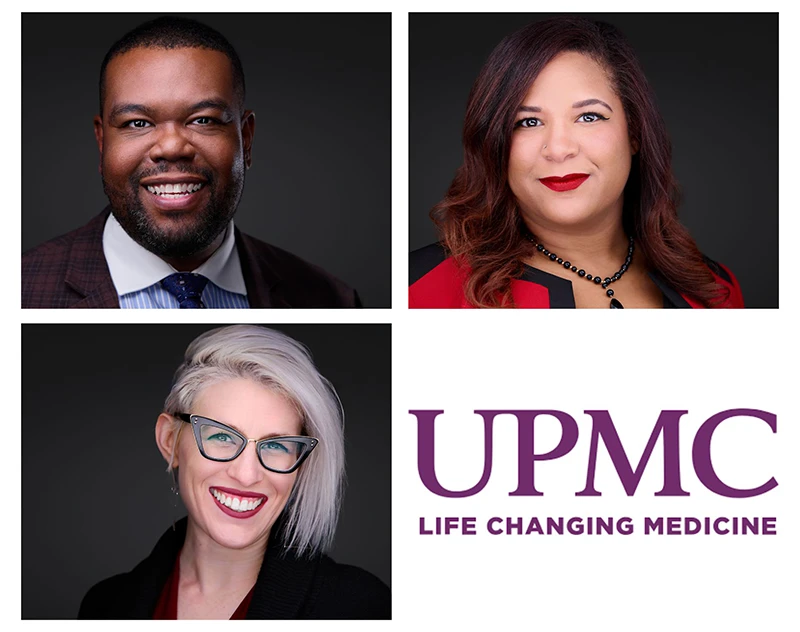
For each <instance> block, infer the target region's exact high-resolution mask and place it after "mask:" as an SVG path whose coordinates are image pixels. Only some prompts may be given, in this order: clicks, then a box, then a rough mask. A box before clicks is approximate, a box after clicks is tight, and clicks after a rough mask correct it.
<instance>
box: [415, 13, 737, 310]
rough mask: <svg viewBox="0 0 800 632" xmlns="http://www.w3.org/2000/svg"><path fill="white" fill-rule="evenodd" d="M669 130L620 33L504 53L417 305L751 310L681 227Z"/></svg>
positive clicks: (482, 101) (422, 270) (478, 89)
mask: <svg viewBox="0 0 800 632" xmlns="http://www.w3.org/2000/svg"><path fill="white" fill-rule="evenodd" d="M677 197H678V196H677V183H676V181H675V178H674V176H673V173H672V166H671V149H670V143H669V138H668V136H667V131H666V128H665V126H664V122H663V120H662V118H661V115H660V114H659V112H658V109H657V108H656V105H655V99H654V96H653V93H652V90H651V88H650V86H649V84H648V83H647V79H646V78H645V76H644V73H643V71H642V68H641V66H640V64H639V62H638V60H637V59H636V56H635V53H634V52H633V49H632V48H631V47H630V45H629V44H628V43H627V41H625V39H624V37H623V36H622V34H621V33H620V32H619V31H618V30H617V29H616V28H615V27H613V26H611V25H610V24H606V23H603V22H593V21H590V20H587V19H584V18H576V17H562V18H553V19H548V20H544V21H541V22H537V23H534V24H530V25H528V26H526V27H525V28H523V29H521V30H519V31H517V32H516V33H514V34H512V35H510V36H509V37H507V38H506V39H505V40H503V41H502V42H501V43H500V44H499V45H498V46H497V48H495V49H494V51H493V52H492V54H491V55H490V56H489V59H488V60H487V61H486V63H485V64H484V66H483V68H482V70H481V72H480V74H479V76H478V79H477V80H476V81H475V84H474V85H473V87H472V92H471V93H470V97H469V103H468V105H467V113H466V118H465V122H464V163H463V165H462V166H461V167H460V168H459V170H458V172H457V174H456V177H455V179H454V180H453V182H452V184H451V185H450V188H449V190H448V192H447V195H446V197H445V198H444V200H442V201H441V202H440V203H439V204H437V205H436V206H435V207H434V209H433V210H432V211H431V217H432V218H433V219H434V222H435V223H436V225H437V227H438V229H439V232H440V235H441V242H440V243H438V244H435V245H432V246H428V247H426V248H422V249H420V250H417V251H415V252H413V253H411V277H412V283H411V287H410V289H409V306H410V307H440V308H456V307H544V308H547V307H590V308H591V307H606V308H607V307H611V308H622V307H629V308H630V307H644V308H648V307H649V308H654V307H744V304H743V300H742V293H741V290H740V288H739V285H738V283H737V281H736V279H735V278H734V276H733V274H732V273H731V272H730V271H729V270H728V269H727V268H725V267H724V266H722V265H720V264H718V263H716V262H713V261H711V260H709V259H708V258H706V257H704V256H703V255H702V253H700V251H699V250H698V248H697V246H696V244H695V242H694V240H693V239H692V238H691V236H690V235H689V233H688V231H687V230H686V228H685V227H684V226H682V225H681V224H680V223H679V221H678V217H677Z"/></svg>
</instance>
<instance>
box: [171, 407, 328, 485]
mask: <svg viewBox="0 0 800 632" xmlns="http://www.w3.org/2000/svg"><path fill="white" fill-rule="evenodd" d="M173 417H175V418H176V419H180V420H181V421H185V422H186V423H188V424H191V425H192V430H193V431H194V438H195V440H196V441H197V447H198V448H200V454H202V455H203V456H204V457H206V458H207V459H209V460H211V461H233V460H234V459H235V458H236V457H237V456H239V455H240V454H241V453H242V452H244V449H245V448H246V447H247V444H248V443H250V442H252V443H255V444H256V454H257V455H258V460H259V461H261V465H263V466H264V467H265V468H266V469H268V470H269V471H270V472H277V473H278V474H291V473H292V472H294V471H295V470H296V469H297V468H298V467H300V465H301V464H302V463H303V461H305V460H306V459H307V458H308V456H309V455H310V454H311V452H312V450H313V449H314V448H316V447H317V444H318V443H319V440H318V439H315V438H314V437H295V436H281V437H268V438H267V439H248V438H247V437H245V436H244V435H243V434H242V433H240V432H239V431H238V430H234V429H233V428H231V427H230V426H226V425H225V424H223V423H221V422H219V421H214V420H213V419H209V418H208V417H201V416H200V415H189V414H187V413H176V414H174V415H173Z"/></svg>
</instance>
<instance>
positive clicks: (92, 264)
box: [22, 17, 360, 308]
mask: <svg viewBox="0 0 800 632" xmlns="http://www.w3.org/2000/svg"><path fill="white" fill-rule="evenodd" d="M244 97H245V87H244V72H243V70H242V66H241V61H240V60H239V57H238V55H237V53H236V51H235V50H234V49H233V47H232V46H231V45H230V43H229V42H228V41H227V40H226V39H225V38H224V37H223V36H222V35H221V34H220V33H218V32H217V31H215V30H213V29H211V28H210V27H208V26H206V25H204V24H201V23H199V22H196V21H194V20H188V19H186V18H176V17H163V18H159V19H157V20H153V21H151V22H147V23H145V24H143V25H141V26H139V27H137V28H135V29H134V30H133V31H131V32H129V33H128V34H127V35H125V36H124V37H123V38H122V39H120V40H119V41H117V42H116V43H115V44H114V45H113V46H112V47H111V49H110V50H109V52H108V53H107V55H106V57H105V60H104V61H103V65H102V67H101V71H100V114H99V115H98V116H97V117H95V120H94V130H95V137H96V140H97V146H98V149H99V151H100V173H101V175H102V178H103V190H104V191H105V193H106V195H107V196H108V200H109V206H108V207H107V208H106V209H105V210H104V211H103V212H102V213H101V214H100V215H98V216H97V217H95V218H94V219H93V220H91V221H90V222H89V223H88V224H87V225H86V226H84V227H82V228H79V229H77V230H74V231H72V232H71V233H68V234H67V235H64V236H62V237H58V238H56V239H53V240H51V241H48V242H47V243H45V244H42V245H40V246H38V247H36V248H34V249H33V250H31V251H29V252H27V253H25V254H24V255H23V257H22V307H34V308H35V307H43V308H63V307H110V308H114V307H120V304H121V303H122V306H124V307H178V306H180V307H188V306H192V307H197V306H199V307H206V306H208V307H247V306H249V307H359V306H360V302H359V299H358V296H357V294H356V293H355V292H354V291H353V290H352V289H351V288H349V287H348V286H347V285H345V284H344V283H342V282H341V281H339V280H338V279H336V278H334V277H333V276H331V275H329V274H328V273H326V272H325V271H324V270H322V269H320V268H318V267H317V266H314V265H312V264H310V263H307V262H305V261H303V260H302V259H300V258H299V257H296V256H294V255H292V254H290V253H288V252H285V251H283V250H281V249H279V248H276V247H274V246H270V245H268V244H266V243H264V242H262V241H259V240H257V239H254V238H252V237H249V236H247V235H244V234H243V233H241V232H240V231H239V230H238V229H236V228H233V223H232V218H233V215H234V213H235V212H236V207H237V206H238V203H239V199H240V198H241V194H242V190H243V188H244V179H245V178H244V175H245V170H246V169H247V168H249V167H250V163H251V148H252V142H253V137H254V133H255V115H254V114H253V112H251V111H250V110H246V109H245V108H244ZM167 264H168V265H167ZM198 268H199V269H198ZM187 273H194V274H187ZM193 284H199V285H198V287H196V288H190V286H191V285H193ZM187 292H189V293H191V292H194V294H193V295H190V294H187ZM192 296H193V297H195V298H192ZM201 296H202V299H201ZM162 299H163V300H162Z"/></svg>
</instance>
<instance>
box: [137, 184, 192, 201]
mask: <svg viewBox="0 0 800 632" xmlns="http://www.w3.org/2000/svg"><path fill="white" fill-rule="evenodd" d="M202 186H203V185H202V184H201V183H199V182H198V183H197V184H188V183H186V182H183V183H181V184H158V185H155V186H146V187H145V188H146V189H147V190H148V191H150V193H153V194H155V195H163V196H165V197H167V198H174V197H181V196H185V195H188V194H190V193H194V192H195V191H199V190H200V188H201V187H202Z"/></svg>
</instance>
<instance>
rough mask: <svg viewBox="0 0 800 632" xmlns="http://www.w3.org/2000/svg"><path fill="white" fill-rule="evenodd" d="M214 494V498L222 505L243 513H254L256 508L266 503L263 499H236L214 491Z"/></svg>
mask: <svg viewBox="0 0 800 632" xmlns="http://www.w3.org/2000/svg"><path fill="white" fill-rule="evenodd" d="M212 494H213V495H214V498H216V499H217V500H218V501H219V502H220V503H222V504H223V505H225V506H226V507H229V508H230V509H233V510H234V511H238V512H243V511H253V509H255V508H256V507H258V506H259V505H260V504H261V503H262V502H264V499H263V498H257V499H255V500H246V499H244V498H234V497H232V496H226V495H225V494H223V493H222V492H220V491H217V490H216V489H215V490H212Z"/></svg>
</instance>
